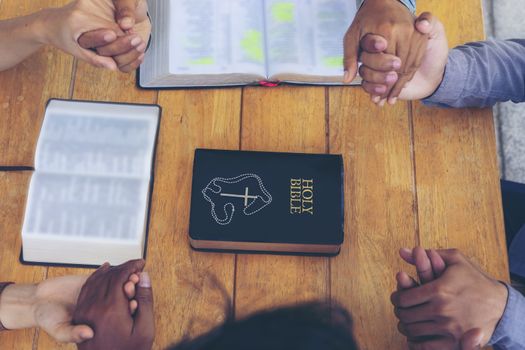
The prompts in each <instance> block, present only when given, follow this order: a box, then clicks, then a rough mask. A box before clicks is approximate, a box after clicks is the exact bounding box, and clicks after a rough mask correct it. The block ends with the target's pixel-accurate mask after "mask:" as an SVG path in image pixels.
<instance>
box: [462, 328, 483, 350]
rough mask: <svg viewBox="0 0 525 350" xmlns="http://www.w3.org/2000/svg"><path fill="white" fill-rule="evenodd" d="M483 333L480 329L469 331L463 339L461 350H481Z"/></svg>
mask: <svg viewBox="0 0 525 350" xmlns="http://www.w3.org/2000/svg"><path fill="white" fill-rule="evenodd" d="M482 339H483V332H482V331H481V329H479V328H474V329H471V330H470V331H468V332H467V333H465V334H464V335H463V337H462V338H461V347H460V349H461V350H478V349H481V341H482Z"/></svg>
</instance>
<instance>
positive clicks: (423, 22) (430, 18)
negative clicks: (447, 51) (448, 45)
mask: <svg viewBox="0 0 525 350" xmlns="http://www.w3.org/2000/svg"><path fill="white" fill-rule="evenodd" d="M416 29H417V30H418V32H420V33H421V34H428V35H429V37H430V39H436V37H440V36H444V35H445V27H444V26H443V24H442V23H441V22H440V21H439V20H438V19H437V17H435V16H434V15H433V14H432V13H430V12H423V13H422V14H421V15H419V17H418V18H417V19H416Z"/></svg>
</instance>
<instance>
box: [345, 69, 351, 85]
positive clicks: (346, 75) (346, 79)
mask: <svg viewBox="0 0 525 350" xmlns="http://www.w3.org/2000/svg"><path fill="white" fill-rule="evenodd" d="M343 81H344V82H345V83H348V82H349V81H350V72H349V71H347V70H345V76H344V78H343Z"/></svg>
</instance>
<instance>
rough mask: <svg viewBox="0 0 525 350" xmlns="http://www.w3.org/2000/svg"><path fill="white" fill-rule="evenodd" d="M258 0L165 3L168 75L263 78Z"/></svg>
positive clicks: (261, 37) (262, 30)
mask: <svg viewBox="0 0 525 350" xmlns="http://www.w3.org/2000/svg"><path fill="white" fill-rule="evenodd" d="M262 10H263V5H262V0H230V1H223V0H191V1H190V0H180V1H171V3H170V11H171V12H170V18H171V21H170V73H171V74H178V75H201V76H206V75H214V74H237V75H239V74H243V75H252V76H254V77H253V78H252V79H254V80H256V79H255V76H257V77H258V78H260V79H261V78H264V77H265V76H266V57H265V54H264V22H263V15H262Z"/></svg>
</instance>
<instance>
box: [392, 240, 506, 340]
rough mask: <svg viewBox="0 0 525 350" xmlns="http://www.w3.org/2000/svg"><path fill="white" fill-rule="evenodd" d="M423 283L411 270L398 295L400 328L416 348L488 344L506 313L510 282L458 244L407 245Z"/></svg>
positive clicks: (399, 279)
mask: <svg viewBox="0 0 525 350" xmlns="http://www.w3.org/2000/svg"><path fill="white" fill-rule="evenodd" d="M400 253H401V257H402V258H403V259H404V260H405V261H406V262H408V263H410V264H412V265H414V266H416V270H417V272H418V276H419V280H420V283H421V284H418V283H416V282H415V280H414V279H412V278H410V277H409V276H408V274H406V273H405V272H401V273H399V274H398V275H397V283H398V290H397V291H396V292H394V293H393V294H392V297H391V299H392V303H393V305H394V313H395V315H396V317H397V318H398V319H399V325H398V328H399V331H400V332H401V333H402V334H404V335H405V336H406V337H407V339H408V342H409V345H410V348H411V349H413V350H434V349H435V350H438V349H439V350H444V349H447V350H448V349H450V350H454V349H458V350H473V349H480V348H481V346H485V345H486V344H487V343H488V342H489V340H490V338H491V336H492V334H493V333H494V331H495V329H496V326H497V324H498V322H499V320H500V318H501V317H502V315H503V312H504V310H505V306H506V303H507V297H508V291H507V287H506V286H505V285H503V284H502V283H500V282H498V281H496V280H494V279H493V278H491V277H489V276H487V275H486V274H485V273H483V272H482V271H481V270H480V269H479V268H478V267H477V266H475V265H474V264H473V263H472V262H470V261H469V260H468V259H467V258H466V257H465V256H464V255H463V254H461V253H460V252H459V251H457V250H454V249H449V250H439V251H434V250H429V251H425V250H424V249H422V248H420V247H418V248H415V249H414V250H413V251H411V250H406V249H404V250H401V252H400Z"/></svg>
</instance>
